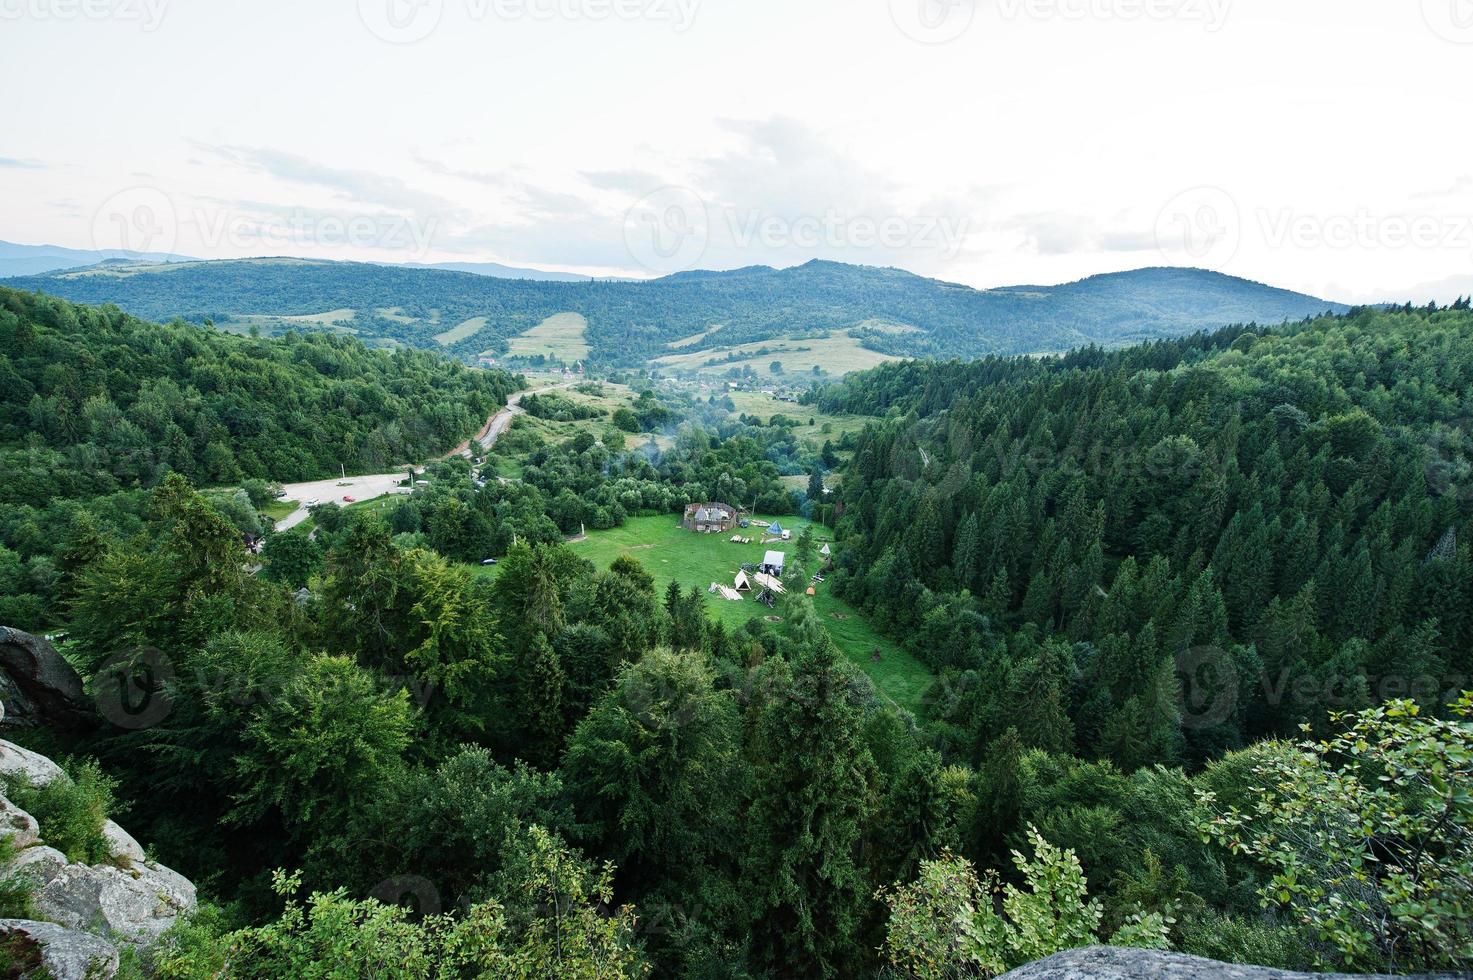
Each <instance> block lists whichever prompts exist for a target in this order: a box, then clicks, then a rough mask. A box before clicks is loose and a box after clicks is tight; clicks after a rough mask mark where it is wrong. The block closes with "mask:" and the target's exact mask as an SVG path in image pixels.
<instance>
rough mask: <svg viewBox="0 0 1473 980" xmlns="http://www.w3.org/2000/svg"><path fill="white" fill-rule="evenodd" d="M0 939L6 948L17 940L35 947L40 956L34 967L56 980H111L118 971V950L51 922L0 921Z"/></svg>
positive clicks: (95, 937) (107, 943)
mask: <svg viewBox="0 0 1473 980" xmlns="http://www.w3.org/2000/svg"><path fill="white" fill-rule="evenodd" d="M0 937H3V939H4V940H5V941H6V944H7V945H11V944H13V943H15V942H16V941H17V940H19V941H20V943H22V944H26V943H30V944H34V948H35V949H36V950H37V951H38V952H39V953H40V963H38V964H36V966H39V967H41V968H42V969H44V970H45V971H46V974H47V975H48V976H50V977H53V978H55V980H111V978H112V977H113V976H114V975H115V974H116V973H117V972H118V951H117V950H116V949H114V948H113V945H112V944H111V943H109V942H108V941H107V940H105V939H100V938H99V937H97V936H93V935H91V934H89V933H85V932H77V931H76V930H74V929H64V928H62V927H61V926H59V925H55V924H54V923H51V922H32V921H30V920H29V919H0ZM17 965H20V964H17ZM32 969H34V967H32Z"/></svg>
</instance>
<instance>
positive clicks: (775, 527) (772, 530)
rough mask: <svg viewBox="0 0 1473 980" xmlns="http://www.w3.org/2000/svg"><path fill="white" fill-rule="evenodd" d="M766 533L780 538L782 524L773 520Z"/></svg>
mask: <svg viewBox="0 0 1473 980" xmlns="http://www.w3.org/2000/svg"><path fill="white" fill-rule="evenodd" d="M767 533H768V534H771V535H773V536H774V537H779V538H780V537H782V536H783V526H782V525H781V524H779V523H778V522H777V521H773V522H772V526H771V527H769V528H768V529H767Z"/></svg>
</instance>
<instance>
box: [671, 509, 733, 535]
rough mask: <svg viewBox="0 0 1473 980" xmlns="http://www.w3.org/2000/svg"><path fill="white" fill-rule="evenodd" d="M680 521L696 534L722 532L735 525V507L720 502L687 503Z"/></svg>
mask: <svg viewBox="0 0 1473 980" xmlns="http://www.w3.org/2000/svg"><path fill="white" fill-rule="evenodd" d="M680 523H681V526H682V527H684V528H685V529H686V530H687V531H695V532H696V533H697V534H724V533H726V532H727V531H730V530H732V529H733V528H735V527H736V526H737V509H736V508H735V507H733V506H731V505H730V504H722V503H709V504H689V505H687V506H686V508H685V518H684V519H683V520H682V521H681V522H680Z"/></svg>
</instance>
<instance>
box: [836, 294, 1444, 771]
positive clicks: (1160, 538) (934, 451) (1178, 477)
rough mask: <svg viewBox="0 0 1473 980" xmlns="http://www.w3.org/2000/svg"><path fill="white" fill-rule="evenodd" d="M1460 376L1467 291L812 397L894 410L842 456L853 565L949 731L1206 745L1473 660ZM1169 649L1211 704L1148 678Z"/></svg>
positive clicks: (1183, 753) (963, 367) (1163, 759)
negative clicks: (910, 655)
mask: <svg viewBox="0 0 1473 980" xmlns="http://www.w3.org/2000/svg"><path fill="white" fill-rule="evenodd" d="M1460 305H1461V304H1460ZM1470 393H1473V315H1470V314H1469V313H1468V312H1467V310H1466V309H1455V310H1445V311H1427V310H1422V311H1411V310H1400V311H1389V312H1388V311H1371V310H1367V311H1362V312H1360V313H1358V314H1356V315H1354V316H1351V317H1348V318H1345V319H1339V318H1330V319H1322V320H1316V321H1313V322H1308V323H1305V324H1303V325H1300V326H1296V327H1292V328H1287V329H1284V330H1281V331H1276V332H1270V333H1265V334H1258V333H1255V332H1253V331H1251V330H1246V329H1241V328H1239V329H1233V330H1227V331H1223V332H1219V333H1215V334H1211V335H1204V336H1197V337H1192V338H1187V339H1184V340H1177V341H1164V342H1160V343H1155V344H1150V345H1147V346H1145V347H1140V348H1135V349H1131V350H1127V351H1121V352H1116V353H1106V352H1103V351H1099V350H1087V351H1082V352H1079V353H1076V354H1073V355H1070V356H1068V357H1065V358H1061V359H1058V360H1052V361H1045V362H1031V361H1001V360H994V361H984V362H979V363H975V364H929V365H928V364H918V363H914V364H903V365H897V366H893V367H886V368H883V369H881V370H878V371H876V372H874V373H873V374H870V375H866V376H864V377H860V378H857V379H855V380H853V381H851V382H849V383H847V384H845V385H841V386H837V387H834V388H831V389H829V390H828V391H826V392H825V393H824V394H823V395H822V396H821V399H822V401H823V402H824V404H825V405H826V406H827V407H834V408H837V407H843V408H844V409H847V410H851V411H854V410H860V411H868V412H872V413H889V414H890V416H891V418H890V420H889V421H886V422H885V423H883V424H880V425H875V426H872V427H870V428H869V429H867V430H866V432H865V433H864V435H863V436H862V437H861V438H860V439H859V440H858V443H857V451H856V453H855V456H854V460H853V463H852V465H851V466H849V467H848V469H847V470H846V471H845V477H844V481H845V486H846V487H848V488H852V489H850V490H849V491H848V492H846V494H845V503H846V505H847V509H846V511H845V514H844V518H843V524H842V526H841V530H842V531H843V532H844V536H845V538H846V540H847V541H848V542H850V546H849V547H847V548H846V550H845V552H844V558H843V562H842V570H841V572H840V574H839V577H838V587H839V588H840V590H841V591H842V592H843V593H844V594H845V595H846V596H848V597H849V598H850V599H851V600H853V601H855V602H857V603H859V604H861V605H863V606H865V607H867V608H869V609H871V610H873V611H874V612H875V614H876V615H877V617H879V619H880V621H881V622H882V623H883V624H884V625H885V626H886V627H887V628H888V629H890V630H892V631H894V632H895V633H896V634H897V635H902V636H909V637H911V638H912V643H913V645H914V648H915V650H916V652H917V653H918V654H920V655H922V656H924V657H926V658H927V659H928V661H929V662H930V663H931V664H932V666H934V667H935V668H936V669H937V670H940V671H944V672H945V673H946V683H945V685H944V687H945V690H943V691H940V692H938V703H937V706H936V711H937V717H938V719H944V720H946V721H947V722H948V723H949V724H950V726H951V728H950V731H951V741H952V745H953V748H954V749H956V750H957V751H968V750H972V749H975V748H976V747H977V746H980V745H984V744H986V743H987V742H988V741H989V740H991V739H993V738H996V737H999V736H1000V735H1002V734H1003V733H1004V731H1006V730H1007V729H1008V728H1016V729H1017V730H1018V731H1019V733H1020V734H1021V736H1022V739H1023V742H1024V744H1025V745H1029V746H1033V747H1038V748H1045V749H1049V750H1051V751H1075V750H1076V749H1077V750H1078V751H1080V752H1081V753H1083V754H1085V755H1088V756H1090V757H1093V758H1100V759H1109V760H1112V761H1113V762H1115V763H1117V764H1119V765H1121V766H1124V767H1126V768H1136V767H1139V766H1142V765H1148V764H1153V763H1158V762H1159V763H1166V764H1179V763H1188V764H1191V765H1200V764H1201V763H1202V762H1204V761H1205V760H1207V759H1210V758H1214V757H1216V756H1217V755H1219V754H1220V753H1221V752H1222V751H1223V750H1224V749H1230V748H1236V747H1239V746H1242V745H1244V744H1246V743H1247V742H1249V741H1252V740H1254V739H1257V738H1261V737H1264V736H1271V735H1289V734H1292V733H1293V732H1294V731H1295V730H1296V727H1297V726H1298V725H1299V724H1301V723H1306V722H1307V723H1311V724H1313V725H1316V726H1321V725H1323V724H1324V722H1325V718H1326V711H1327V710H1328V709H1333V708H1340V709H1345V708H1360V707H1367V706H1369V705H1371V704H1374V703H1379V702H1380V701H1381V700H1384V699H1385V698H1386V697H1393V696H1404V695H1406V694H1408V693H1409V692H1411V691H1412V690H1413V688H1414V687H1415V689H1416V691H1417V694H1418V696H1419V697H1421V698H1422V699H1423V700H1425V701H1427V702H1429V703H1437V702H1439V701H1441V702H1442V703H1446V701H1448V700H1450V695H1455V694H1456V693H1457V691H1458V690H1459V689H1460V688H1461V687H1462V686H1465V685H1466V684H1467V683H1468V675H1469V672H1470V669H1473V660H1470V659H1469V653H1468V651H1469V650H1470V649H1473V616H1470V615H1469V613H1470V610H1473V561H1470V543H1473V538H1470V533H1469V532H1470V531H1473V527H1470V523H1469V520H1470V515H1473V494H1470V491H1473V482H1470V461H1473V440H1470V436H1473V431H1470V427H1469V419H1468V414H1467V413H1468V409H1469V397H1470ZM1177 667H1180V668H1182V670H1183V671H1188V670H1189V668H1190V672H1195V673H1200V674H1201V675H1202V676H1194V677H1191V678H1189V680H1190V681H1195V682H1196V684H1197V685H1198V687H1199V688H1200V687H1202V686H1203V685H1209V687H1208V688H1207V689H1199V690H1194V691H1193V692H1192V693H1193V694H1194V695H1197V696H1199V697H1201V698H1203V699H1204V704H1203V705H1202V706H1201V708H1202V711H1203V714H1204V717H1203V718H1201V719H1198V721H1199V722H1202V723H1199V724H1189V725H1185V726H1184V725H1182V724H1181V722H1180V719H1178V718H1176V717H1174V716H1173V715H1172V713H1171V712H1169V711H1163V710H1161V705H1160V702H1159V699H1157V698H1156V697H1155V696H1154V692H1155V691H1156V690H1157V689H1158V687H1159V684H1160V682H1161V678H1162V672H1165V674H1166V675H1168V676H1169V675H1170V674H1171V673H1172V672H1173V670H1175V669H1176V668H1177ZM1214 673H1215V674H1219V675H1221V676H1220V677H1219V679H1218V680H1215V681H1208V680H1204V679H1203V677H1205V676H1207V675H1209V674H1214ZM1212 684H1220V685H1226V684H1233V685H1235V690H1234V691H1233V692H1229V691H1227V690H1226V689H1217V688H1211V687H1210V685H1212ZM1229 696H1231V702H1232V703H1231V710H1227V709H1226V706H1225V705H1224V707H1223V710H1224V712H1225V713H1224V715H1223V716H1222V717H1206V716H1207V715H1208V714H1209V713H1211V712H1212V711H1215V710H1217V709H1216V702H1217V700H1218V699H1220V698H1221V699H1226V698H1228V697H1229ZM1189 720H1190V719H1189ZM1206 722H1210V723H1206Z"/></svg>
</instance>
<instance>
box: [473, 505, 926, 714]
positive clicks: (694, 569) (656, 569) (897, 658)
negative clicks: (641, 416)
mask: <svg viewBox="0 0 1473 980" xmlns="http://www.w3.org/2000/svg"><path fill="white" fill-rule="evenodd" d="M799 528H801V523H800V524H799V525H798V527H795V528H790V530H794V532H795V534H796V531H797V530H798V529H799ZM823 536H824V535H820V537H823ZM728 539H729V535H724V534H693V533H691V532H690V531H687V530H685V529H683V528H681V527H680V522H679V518H677V517H676V516H675V515H673V514H667V515H661V516H658V517H633V518H630V519H629V520H628V521H626V522H625V524H624V526H623V527H620V528H615V529H613V530H612V531H594V532H592V533H591V534H590V535H589V536H588V539H587V540H586V541H579V542H576V543H574V544H571V545H569V547H570V548H572V549H573V551H574V552H576V553H577V554H578V555H579V556H580V557H582V558H586V559H587V560H589V561H591V562H593V563H594V564H595V565H596V566H598V567H599V568H607V567H608V566H609V564H610V563H611V562H613V560H614V559H615V558H618V557H619V556H620V555H630V556H632V557H633V558H635V559H637V560H638V561H639V563H640V564H641V565H643V566H644V567H645V569H646V570H647V571H648V572H649V573H650V575H652V576H653V577H654V579H655V587H656V589H657V590H658V591H659V592H660V593H661V594H662V595H663V593H664V590H665V588H666V587H667V586H669V584H670V583H671V582H679V583H680V586H681V588H683V589H686V590H689V589H690V587H691V586H695V587H696V588H698V589H699V590H700V591H701V592H702V593H704V592H705V591H706V588H707V586H709V585H710V584H711V583H712V582H719V583H721V584H723V585H730V584H731V583H732V582H733V580H734V579H735V578H736V573H737V570H738V569H739V568H740V567H741V564H742V562H754V561H760V560H761V558H762V555H763V553H764V552H765V551H767V550H768V549H769V548H776V547H778V546H776V545H762V544H750V545H739V544H732V543H731V542H730V540H728ZM793 547H794V546H793V544H792V543H788V544H787V545H786V546H784V547H783V549H782V550H786V551H789V552H791V551H792V549H793ZM495 571H496V569H495V568H489V569H484V570H483V572H484V573H485V574H494V573H495ZM818 590H819V593H818V596H817V597H816V598H815V599H814V602H813V605H814V609H815V610H816V611H817V612H818V614H819V616H821V617H822V619H823V622H824V625H825V626H826V627H827V628H828V631H829V635H830V636H831V637H833V639H834V642H835V644H837V645H838V647H839V649H840V650H841V651H843V653H844V656H845V657H846V658H848V659H849V660H850V661H851V662H853V663H854V664H855V665H856V666H858V667H859V668H860V669H861V670H863V671H864V672H865V673H866V674H868V675H869V676H870V678H871V679H873V680H874V682H875V685H876V686H877V687H878V688H879V689H880V690H881V691H882V692H884V693H885V694H886V695H887V696H888V697H890V698H891V699H892V700H894V701H895V703H896V704H899V705H900V706H901V707H903V708H908V709H909V710H911V711H912V712H915V713H916V714H920V713H921V704H922V698H923V696H924V694H925V691H926V688H927V687H928V686H929V685H930V683H931V680H932V677H931V673H930V671H928V670H927V669H926V667H925V665H924V664H922V663H921V662H920V661H918V660H916V659H915V658H914V657H913V656H911V655H910V654H909V653H907V652H906V651H905V650H903V649H901V648H900V647H899V646H898V645H896V644H895V643H894V642H892V641H890V640H888V639H886V638H885V637H883V636H881V635H880V634H879V633H877V632H876V631H875V630H874V628H873V627H872V626H870V624H869V623H868V622H867V621H866V620H865V618H864V617H863V616H862V615H861V614H860V613H859V611H858V610H856V609H855V608H854V607H852V606H850V605H849V604H847V603H845V602H843V601H842V600H840V599H836V598H834V596H833V595H832V594H831V593H830V592H829V587H828V586H827V585H821V586H819V587H818ZM705 600H706V610H707V612H708V613H709V614H710V615H711V616H712V617H713V618H715V619H718V620H720V621H721V622H722V623H724V624H726V625H727V626H728V627H730V628H733V629H735V628H737V627H740V626H741V625H743V624H744V623H746V622H747V620H749V619H751V618H753V617H754V616H767V615H772V614H771V613H769V612H768V610H767V608H766V607H765V606H761V605H758V604H757V602H756V601H754V600H753V599H746V600H744V601H742V602H727V601H726V600H724V599H722V598H720V597H719V596H711V595H707V596H706V597H705ZM876 652H878V653H879V655H880V659H879V660H878V661H876V660H874V659H873V658H874V655H875V653H876Z"/></svg>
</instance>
